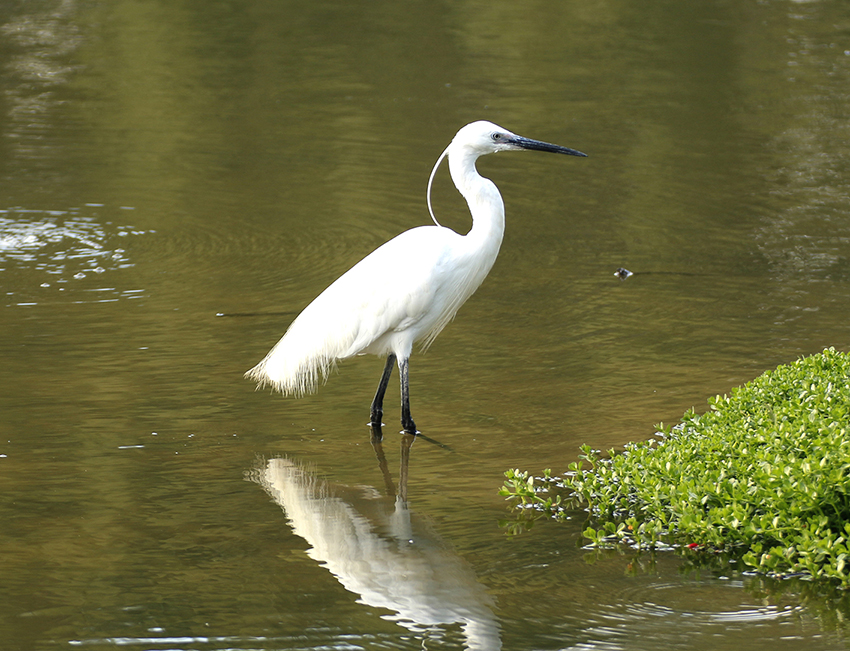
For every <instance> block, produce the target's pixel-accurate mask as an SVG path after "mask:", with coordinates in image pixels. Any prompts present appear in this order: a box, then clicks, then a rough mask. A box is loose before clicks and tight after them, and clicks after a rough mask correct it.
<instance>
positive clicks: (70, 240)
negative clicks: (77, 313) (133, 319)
mask: <svg viewBox="0 0 850 651" xmlns="http://www.w3.org/2000/svg"><path fill="white" fill-rule="evenodd" d="M99 207H100V206H99V205H96V204H87V205H86V206H84V207H83V208H82V209H77V208H71V209H68V210H28V209H25V208H9V209H5V210H0V272H3V278H4V282H3V288H4V291H5V296H6V304H7V305H17V306H28V305H36V304H39V303H43V302H55V301H62V302H67V301H68V300H69V299H68V298H65V297H64V296H63V297H62V298H60V296H61V294H60V292H67V291H72V293H73V298H71V299H70V300H71V302H77V303H89V302H103V301H117V300H120V299H121V298H128V299H129V298H138V297H139V296H141V295H142V293H143V292H142V290H140V289H133V288H127V289H121V288H118V287H114V286H112V284H111V283H110V273H111V272H114V271H117V270H120V269H126V268H129V267H132V266H134V263H133V262H132V261H131V260H130V258H129V256H128V254H127V251H126V249H125V248H124V246H126V243H127V241H128V240H129V239H130V238H133V237H138V236H140V235H145V234H147V233H152V232H153V231H143V230H137V229H135V228H133V227H132V226H129V225H120V224H114V223H112V222H108V221H107V222H103V223H101V221H100V220H99V219H97V218H96V217H95V216H92V215H90V214H85V213H86V212H93V211H94V210H95V209H97V208H99ZM123 209H124V210H132V209H131V208H128V207H125V208H123Z"/></svg>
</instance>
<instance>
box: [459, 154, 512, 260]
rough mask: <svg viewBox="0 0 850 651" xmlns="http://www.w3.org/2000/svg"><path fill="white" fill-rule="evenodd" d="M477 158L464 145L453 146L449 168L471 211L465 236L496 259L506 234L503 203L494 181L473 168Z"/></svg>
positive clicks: (476, 155)
mask: <svg viewBox="0 0 850 651" xmlns="http://www.w3.org/2000/svg"><path fill="white" fill-rule="evenodd" d="M477 158H478V154H477V153H475V152H473V151H471V150H470V149H468V148H466V147H457V148H452V149H450V150H449V171H450V172H451V175H452V180H453V181H454V184H455V186H456V187H457V189H458V191H459V192H460V193H461V194H462V195H463V198H464V199H466V203H467V204H468V205H469V212H471V213H472V229H471V230H470V231H469V233H467V235H466V236H467V237H468V238H469V239H470V243H471V244H474V245H475V246H477V247H481V248H482V249H483V250H484V251H486V253H487V254H489V255H492V257H493V260H495V257H496V254H498V252H499V246H500V245H501V244H502V236H503V235H504V233H505V204H504V202H503V201H502V195H501V194H499V190H498V188H497V187H496V184H495V183H493V182H492V181H491V180H490V179H485V178H484V177H483V176H481V175H480V174H479V173H478V170H476V169H475V161H476V159H477ZM484 251H482V252H484Z"/></svg>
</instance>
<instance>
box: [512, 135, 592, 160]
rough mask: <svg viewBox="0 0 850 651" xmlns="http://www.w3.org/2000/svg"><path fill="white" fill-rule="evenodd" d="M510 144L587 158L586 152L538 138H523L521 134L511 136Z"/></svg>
mask: <svg viewBox="0 0 850 651" xmlns="http://www.w3.org/2000/svg"><path fill="white" fill-rule="evenodd" d="M511 144H513V145H516V146H517V147H521V148H522V149H532V150H534V151H548V152H552V153H553V154H567V155H568V156H582V157H585V158H587V154H584V153H582V152H580V151H577V150H575V149H570V148H569V147H561V145H553V144H551V143H548V142H541V141H540V140H532V139H531V138H523V137H522V136H517V137H516V138H511Z"/></svg>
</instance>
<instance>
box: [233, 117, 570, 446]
mask: <svg viewBox="0 0 850 651" xmlns="http://www.w3.org/2000/svg"><path fill="white" fill-rule="evenodd" d="M523 149H532V150H537V151H548V152H553V153H556V154H569V155H571V156H586V154H583V153H581V152H580V151H576V150H574V149H568V148H567V147H561V146H559V145H552V144H549V143H546V142H540V141H538V140H531V139H529V138H523V137H522V136H518V135H516V134H515V133H511V132H510V131H508V130H506V129H503V128H502V127H499V126H497V125H495V124H493V123H492V122H485V121H479V122H473V123H471V124H467V125H466V126H465V127H463V128H462V129H461V130H460V131H458V132H457V135H455V137H454V139H452V141H451V143H450V144H449V146H448V147H446V149H445V151H443V153H442V154H441V155H440V157H439V158H438V159H437V162H436V164H435V165H434V169H433V170H432V171H431V176H430V178H429V179H428V192H427V199H428V210H429V212H430V213H431V218H432V219H433V220H434V224H435V225H434V226H419V227H418V228H413V229H411V230H409V231H405V232H404V233H401V234H400V235H398V236H396V237H395V238H393V239H392V240H390V241H389V242H387V243H385V244H383V245H382V246H380V247H378V248H377V249H375V250H374V251H373V252H372V253H370V254H369V255H368V256H366V257H365V258H363V259H362V260H361V261H360V262H358V263H357V264H356V265H354V266H353V267H352V268H351V269H349V270H348V271H347V272H345V273H344V274H343V275H342V276H340V277H339V278H338V279H337V280H336V281H334V282H333V283H332V284H331V285H330V286H329V287H328V288H327V289H326V290H325V291H323V292H322V293H321V294H320V295H319V296H318V297H317V298H316V299H315V300H314V301H313V302H312V303H310V304H309V305H308V306H307V307H306V308H304V311H303V312H301V314H299V315H298V317H297V318H296V319H295V320H294V321H293V322H292V324H291V325H290V326H289V329H288V330H287V331H286V334H285V335H283V337H282V338H281V340H280V341H278V343H277V344H276V345H275V347H274V348H272V350H271V351H270V352H269V354H268V355H266V357H265V358H264V359H263V360H262V361H261V362H260V363H259V364H257V365H256V366H255V367H254V368H252V369H251V370H250V371H248V372H247V373H246V374H245V377H247V378H250V379H253V380H255V381H256V382H257V383H258V385H259V386H260V387H262V386H266V385H268V386H271V387H272V388H273V389H276V390H277V391H280V392H281V393H283V394H284V395H289V394H294V395H302V394H304V393H309V392H312V391H314V390H315V389H316V385H317V384H318V380H319V376H320V375H322V376H323V377H324V378H327V375H328V372H329V371H330V369H331V368H333V367H334V366H335V364H336V361H337V360H340V359H345V358H347V357H351V356H353V355H362V354H367V353H370V354H376V355H387V361H386V365H385V367H384V373H383V375H382V376H381V382H380V384H379V385H378V391H377V393H376V394H375V398H374V400H373V401H372V407H371V412H370V416H371V424H372V426H373V427H377V428H380V426H381V417H382V415H383V402H384V394H385V392H386V389H387V383H388V382H389V379H390V375H391V374H392V370H393V366H394V365H395V364H396V363H398V369H399V375H400V379H401V424H402V427H403V428H404V431H405V432H408V433H411V434H414V433H416V424H415V423H414V422H413V418H411V416H410V397H409V396H410V392H409V385H408V359H409V358H410V353H411V351H412V349H413V344H414V343H416V342H420V341H421V342H422V350H423V351H424V350H425V349H426V348H427V347H428V346H429V345H430V344H431V342H433V341H434V338H435V337H436V336H437V335H438V334H439V333H440V331H441V330H442V329H443V328H444V327H445V326H446V324H448V322H449V321H451V320H452V318H453V317H454V315H455V313H456V312H457V311H458V309H459V308H460V306H461V305H463V304H464V302H466V299H468V298H469V297H470V296H471V295H472V293H473V292H474V291H475V290H476V289H478V286H479V285H480V284H481V283H482V281H483V280H484V278H485V277H486V276H487V274H488V273H489V271H490V268H491V267H492V266H493V263H494V262H495V261H496V256H497V255H498V253H499V247H500V245H501V243H502V235H503V234H504V231H505V205H504V203H503V202H502V195H501V194H499V190H498V189H497V188H496V185H495V184H494V183H493V182H492V181H491V180H490V179H486V178H484V177H483V176H481V175H480V174H479V173H478V170H476V169H475V161H476V160H477V159H478V157H479V156H483V155H484V154H492V153H495V152H499V151H511V150H523ZM447 156H448V159H449V171H450V173H451V177H452V180H453V181H454V184H455V186H456V187H457V189H458V191H459V192H460V193H461V195H463V198H464V199H466V202H467V204H468V205H469V211H470V212H471V213H472V228H471V230H470V231H469V232H468V233H467V234H466V235H460V234H459V233H455V232H454V231H453V230H451V229H449V228H445V227H443V226H441V225H440V224H439V222H437V219H436V218H435V217H434V212H433V210H432V209H431V182H432V181H433V179H434V175H435V173H436V172H437V168H438V167H439V166H440V163H441V162H442V161H443V159H444V158H446V157H447Z"/></svg>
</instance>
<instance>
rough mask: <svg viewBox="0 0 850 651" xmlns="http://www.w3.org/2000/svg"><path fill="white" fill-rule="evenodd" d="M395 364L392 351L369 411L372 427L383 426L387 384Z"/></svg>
mask: <svg viewBox="0 0 850 651" xmlns="http://www.w3.org/2000/svg"><path fill="white" fill-rule="evenodd" d="M393 366H395V353H390V354H389V355H388V356H387V364H386V366H384V374H383V375H382V376H381V383H380V384H379V385H378V390H377V391H376V392H375V399H374V400H373V401H372V409H371V411H370V412H369V417H370V418H371V421H372V422H371V425H372V427H377V428H379V429H380V427H381V417H382V416H383V415H384V394H385V393H386V392H387V384H388V383H389V381H390V375H392V372H393Z"/></svg>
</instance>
